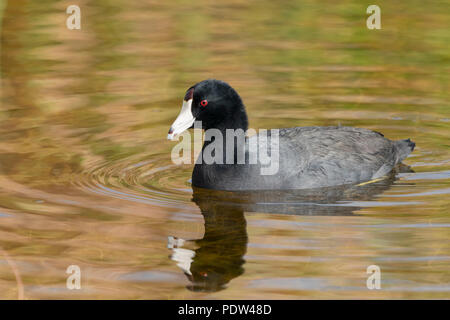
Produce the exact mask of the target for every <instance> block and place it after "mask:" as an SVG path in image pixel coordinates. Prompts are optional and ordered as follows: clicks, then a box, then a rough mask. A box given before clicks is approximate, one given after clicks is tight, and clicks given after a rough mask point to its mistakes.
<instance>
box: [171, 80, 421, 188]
mask: <svg viewBox="0 0 450 320" xmlns="http://www.w3.org/2000/svg"><path fill="white" fill-rule="evenodd" d="M197 121H201V127H202V129H205V130H209V129H215V131H216V132H217V131H219V132H221V133H222V137H223V138H222V139H223V150H221V152H220V153H221V154H222V155H223V158H224V159H225V158H227V155H226V153H227V152H229V150H228V149H227V148H225V145H227V141H226V140H227V135H226V130H227V129H233V130H237V129H242V130H243V131H247V129H248V120H247V114H246V112H245V107H244V104H243V103H242V100H241V98H240V97H239V95H238V93H237V92H236V91H235V90H234V89H233V88H232V87H231V86H230V85H228V84H227V83H225V82H223V81H219V80H213V79H210V80H204V81H202V82H199V83H197V84H196V85H194V86H192V87H191V88H189V89H188V90H187V92H186V96H185V98H184V101H183V106H182V109H181V112H180V114H179V116H178V118H177V119H176V120H175V122H174V123H173V124H172V127H171V128H170V130H169V134H168V139H171V140H172V139H173V138H174V137H176V136H177V135H179V134H180V133H182V132H183V131H185V130H186V129H189V128H191V127H193V125H194V122H196V123H197ZM277 132H278V136H277V141H276V144H272V143H271V142H273V141H271V139H272V138H271V137H270V136H269V137H268V138H267V139H268V143H267V145H270V147H269V148H268V150H267V153H268V154H270V152H271V148H272V149H274V145H276V151H277V152H278V157H275V159H276V161H277V164H276V168H277V170H276V172H275V173H274V174H262V173H261V172H262V171H261V167H262V166H263V165H262V164H260V163H256V164H251V163H252V162H249V161H244V163H243V164H240V163H241V162H239V161H235V162H234V163H231V164H230V163H229V162H225V161H224V162H223V163H224V164H221V163H219V162H217V163H209V164H208V163H206V162H205V161H197V163H196V164H195V167H194V171H193V173H192V185H193V186H194V187H201V188H208V189H217V190H277V189H309V188H319V187H329V186H337V185H344V184H353V183H360V182H363V181H369V180H373V179H377V178H381V177H383V176H385V175H386V174H388V173H389V172H391V170H392V169H393V168H394V167H395V166H396V165H397V164H399V163H400V162H401V161H402V160H403V159H405V158H406V157H407V156H408V154H410V153H411V152H412V151H413V149H414V146H415V143H414V142H412V141H411V140H409V139H407V140H399V141H391V140H389V139H386V138H385V137H384V136H383V134H381V133H379V132H375V131H370V130H367V129H361V128H352V127H341V126H339V127H295V128H283V129H278V131H277ZM258 138H259V137H258V136H256V135H255V136H253V137H250V138H245V141H244V143H240V144H239V143H237V144H236V147H235V148H236V149H235V150H234V151H235V152H234V153H233V156H232V157H234V159H235V160H236V156H235V155H237V154H239V151H238V150H237V149H238V148H242V149H243V150H244V156H245V159H246V160H248V159H250V158H251V157H252V152H254V149H252V148H251V146H252V145H253V144H252V143H254V142H255V141H256V143H260V140H258ZM231 139H233V141H238V140H237V139H236V138H235V137H231ZM234 139H236V140H234ZM262 141H263V140H262ZM212 142H214V139H211V141H206V139H205V143H204V145H203V149H202V152H205V151H206V149H207V148H208V145H209V144H211V143H212ZM228 142H229V141H228ZM215 152H217V150H216V151H215Z"/></svg>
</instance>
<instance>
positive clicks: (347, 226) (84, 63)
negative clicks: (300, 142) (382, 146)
mask: <svg viewBox="0 0 450 320" xmlns="http://www.w3.org/2000/svg"><path fill="white" fill-rule="evenodd" d="M70 4H72V3H70V2H67V1H57V0H42V1H29V0H28V1H27V0H14V1H11V0H9V1H6V0H5V1H2V2H0V22H1V25H0V28H1V29H0V32H1V48H0V50H1V52H0V55H1V65H0V81H1V93H0V98H1V107H0V124H1V125H0V298H2V299H17V298H19V299H22V298H24V299H80V298H84V299H311V298H313V299H346V298H349V299H361V298H367V299H372V298H383V299H390V298H396V299H399V298H400V299H423V298H425V299H428V298H432V299H434V298H447V299H448V298H450V272H449V270H450V241H449V234H450V210H449V207H450V201H449V194H450V151H449V146H450V145H449V136H450V102H449V92H450V91H449V74H450V68H449V61H450V59H449V58H450V50H449V42H450V31H449V29H448V21H449V12H450V10H449V9H450V8H449V4H448V3H447V2H445V1H437V0H433V1H428V2H427V4H426V6H423V3H422V2H419V1H409V2H408V4H407V3H403V2H402V3H400V2H398V3H397V2H395V3H394V2H392V1H379V2H378V5H379V6H380V8H381V29H380V30H376V29H375V30H369V29H367V27H366V19H367V17H368V15H367V14H366V5H365V4H362V3H361V2H360V1H356V0H346V1H340V2H339V3H336V2H335V1H329V0H326V1H320V2H319V1H312V0H308V1H276V2H275V1H268V0H263V1H244V0H232V1H226V3H225V2H220V3H213V2H211V1H204V0H201V1H196V2H192V1H183V0H174V1H154V0H151V1H144V2H143V1H137V0H131V1H130V0H128V1H124V0H108V1H106V0H95V1H93V0H82V1H78V2H77V4H78V5H79V6H80V9H81V29H80V30H77V29H75V30H69V29H68V28H67V27H66V19H67V17H68V16H69V15H68V14H67V13H66V8H67V7H68V6H69V5H70ZM207 78H216V79H221V80H224V81H227V82H228V83H230V84H231V85H232V86H233V87H234V88H235V89H236V90H237V91H238V92H239V94H240V95H241V97H242V99H243V101H244V103H245V105H246V108H247V112H248V115H249V122H250V127H251V128H255V129H260V128H267V129H270V128H283V127H294V126H312V125H318V126H329V125H345V126H356V127H363V128H368V129H372V130H376V131H380V132H382V133H383V134H384V135H385V136H386V137H388V138H390V139H392V140H398V139H406V138H411V140H413V141H414V142H415V143H416V149H415V150H414V152H413V153H412V154H411V155H410V156H409V157H408V158H407V159H406V160H405V161H404V164H405V166H404V167H403V168H402V170H398V171H397V172H395V173H394V174H393V175H391V176H389V177H387V178H386V179H383V180H381V181H376V182H373V183H370V184H362V185H356V186H351V187H348V188H344V187H339V188H331V189H320V190H312V191H308V192H295V191H290V192H257V193H251V192H247V193H238V194H236V193H232V192H217V191H215V192H212V191H207V190H201V189H197V190H193V188H192V186H191V184H190V178H191V172H192V168H193V166H192V165H176V164H174V163H173V162H172V160H171V150H172V148H173V147H174V146H175V145H176V143H175V142H172V141H168V140H167V139H166V136H167V131H168V129H169V127H170V125H171V123H172V122H173V121H174V119H175V117H176V116H177V114H178V112H179V110H180V107H181V103H182V99H183V97H184V94H185V92H186V89H188V88H189V87H190V86H191V85H193V84H195V83H196V82H198V81H201V80H203V79H207ZM69 266H76V268H78V269H77V270H78V271H79V275H80V276H81V278H80V289H73V290H70V289H69V288H68V286H67V283H68V278H69V277H70V276H71V274H70V273H67V272H66V271H67V270H68V268H69ZM370 266H377V267H378V268H379V271H380V275H381V280H380V281H381V282H380V283H381V288H380V289H376V288H375V289H372V290H370V289H368V287H367V279H368V277H370V275H371V273H370V272H369V273H368V268H369V267H370ZM369 269H370V268H369ZM70 270H73V269H70V268H69V271H70ZM69 287H70V286H69Z"/></svg>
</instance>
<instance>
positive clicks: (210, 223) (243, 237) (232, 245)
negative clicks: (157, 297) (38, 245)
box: [169, 168, 407, 292]
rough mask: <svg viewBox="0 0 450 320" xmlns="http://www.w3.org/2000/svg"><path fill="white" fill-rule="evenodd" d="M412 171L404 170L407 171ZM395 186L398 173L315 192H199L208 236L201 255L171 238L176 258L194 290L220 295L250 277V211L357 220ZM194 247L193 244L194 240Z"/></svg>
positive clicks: (197, 200)
mask: <svg viewBox="0 0 450 320" xmlns="http://www.w3.org/2000/svg"><path fill="white" fill-rule="evenodd" d="M404 171H407V168H403V170H402V172H404ZM394 181H395V174H394V173H392V174H391V175H390V176H389V177H386V178H384V179H382V180H379V181H376V182H371V183H366V184H359V185H346V186H338V187H328V188H320V189H310V190H271V191H257V192H255V191H253V192H251V191H245V192H243V191H239V192H230V191H217V190H207V189H200V188H194V190H193V191H194V193H193V199H192V200H193V201H194V202H195V203H196V204H197V206H198V207H199V208H200V210H201V213H202V215H203V217H204V220H205V234H204V237H203V238H202V239H198V240H192V242H195V247H196V248H197V249H195V250H189V249H184V248H182V247H183V245H184V244H185V242H186V241H185V240H182V239H179V238H178V239H177V238H173V237H169V248H171V249H172V255H171V259H172V260H174V261H176V262H178V264H177V265H178V266H179V267H180V268H181V269H182V270H183V271H184V273H185V275H186V276H187V277H188V279H189V281H190V282H191V284H190V285H188V287H187V288H188V289H189V290H192V291H204V292H215V291H220V290H222V289H224V288H225V287H226V285H227V284H228V282H230V281H231V280H232V279H234V278H236V277H238V276H240V275H242V274H243V273H244V267H243V266H244V263H245V260H244V255H245V253H246V251H247V242H248V236H247V230H246V220H245V217H244V212H262V213H279V214H289V215H314V216H352V215H357V213H356V212H357V211H358V210H360V209H361V208H362V207H361V206H358V201H370V200H372V199H373V198H374V197H375V196H377V195H379V194H381V193H383V192H384V191H386V190H387V189H389V188H390V186H391V185H392V184H393V183H394ZM189 242H191V241H189Z"/></svg>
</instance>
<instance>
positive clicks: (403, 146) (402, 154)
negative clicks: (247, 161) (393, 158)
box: [394, 139, 416, 163]
mask: <svg viewBox="0 0 450 320" xmlns="http://www.w3.org/2000/svg"><path fill="white" fill-rule="evenodd" d="M394 144H395V147H396V148H397V163H400V162H402V161H403V160H404V159H405V158H406V157H407V156H408V155H409V154H410V153H411V152H413V150H414V147H415V146H416V144H415V143H414V142H413V141H411V140H410V139H406V140H398V141H394Z"/></svg>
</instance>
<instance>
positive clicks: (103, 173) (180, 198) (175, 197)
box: [72, 158, 192, 208]
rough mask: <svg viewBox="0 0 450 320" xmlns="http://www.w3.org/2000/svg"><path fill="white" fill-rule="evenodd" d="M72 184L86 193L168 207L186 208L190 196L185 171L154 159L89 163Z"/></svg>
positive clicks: (190, 190)
mask: <svg viewBox="0 0 450 320" xmlns="http://www.w3.org/2000/svg"><path fill="white" fill-rule="evenodd" d="M72 183H73V184H74V185H75V186H76V187H78V188H80V189H82V190H84V191H86V192H88V193H94V194H100V195H103V196H108V197H113V198H117V199H121V200H127V201H132V202H140V203H145V204H149V205H156V206H162V207H171V208H185V207H186V202H189V201H190V195H191V194H192V189H191V188H190V186H189V184H188V183H187V181H186V172H185V169H184V168H183V167H182V166H177V165H174V164H169V165H167V164H165V163H164V162H163V161H161V160H159V159H157V158H156V159H155V158H152V159H150V160H143V161H142V160H137V161H136V160H135V159H132V158H125V159H120V160H117V161H109V162H103V161H102V162H96V163H92V164H90V165H89V166H88V169H87V170H85V171H84V172H82V173H81V174H77V175H76V176H75V177H74V179H72Z"/></svg>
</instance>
